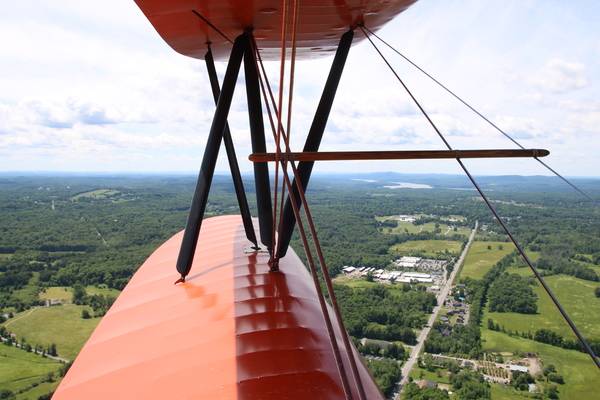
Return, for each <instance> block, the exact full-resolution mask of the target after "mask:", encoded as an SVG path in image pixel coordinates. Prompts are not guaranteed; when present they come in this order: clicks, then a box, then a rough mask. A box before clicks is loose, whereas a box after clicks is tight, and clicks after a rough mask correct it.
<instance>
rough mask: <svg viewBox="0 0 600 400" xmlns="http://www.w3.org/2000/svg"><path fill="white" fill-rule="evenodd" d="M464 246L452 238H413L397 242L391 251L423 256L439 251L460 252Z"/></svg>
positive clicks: (433, 254)
mask: <svg viewBox="0 0 600 400" xmlns="http://www.w3.org/2000/svg"><path fill="white" fill-rule="evenodd" d="M461 247H462V243H461V242H455V241H452V240H412V241H410V242H404V243H399V244H396V245H394V246H392V247H390V250H389V251H390V252H400V253H411V254H414V253H421V254H422V257H429V256H435V255H436V254H438V253H445V252H446V250H448V253H452V254H459V253H460V250H461Z"/></svg>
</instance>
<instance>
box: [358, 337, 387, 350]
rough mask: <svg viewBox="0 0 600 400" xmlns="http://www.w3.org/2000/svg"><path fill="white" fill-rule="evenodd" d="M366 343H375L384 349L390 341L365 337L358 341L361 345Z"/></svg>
mask: <svg viewBox="0 0 600 400" xmlns="http://www.w3.org/2000/svg"><path fill="white" fill-rule="evenodd" d="M367 343H375V344H376V345H378V346H379V347H381V350H385V349H386V348H387V347H388V346H389V345H390V344H392V343H391V342H385V341H383V340H372V339H367V338H363V339H361V341H360V344H362V345H363V346H364V345H365V344H367Z"/></svg>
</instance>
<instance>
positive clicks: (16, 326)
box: [7, 304, 100, 360]
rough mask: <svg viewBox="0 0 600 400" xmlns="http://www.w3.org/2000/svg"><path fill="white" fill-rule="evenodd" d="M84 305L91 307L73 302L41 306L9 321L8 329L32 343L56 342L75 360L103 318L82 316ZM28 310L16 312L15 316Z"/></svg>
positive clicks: (43, 344)
mask: <svg viewBox="0 0 600 400" xmlns="http://www.w3.org/2000/svg"><path fill="white" fill-rule="evenodd" d="M83 309H88V310H90V308H89V307H88V306H76V305H74V304H67V305H64V306H52V307H43V308H39V309H36V310H35V311H33V312H32V313H31V314H29V315H27V316H26V317H24V318H22V319H19V320H18V321H17V320H9V321H7V322H11V321H13V322H11V323H10V325H9V326H8V328H7V329H8V330H10V331H11V332H12V333H14V334H15V335H17V338H19V339H20V338H22V337H24V338H25V339H27V342H28V343H30V344H31V345H35V344H39V345H42V346H44V347H47V346H49V345H50V344H51V343H55V344H56V350H57V352H58V355H59V356H60V357H64V358H66V359H68V360H73V359H75V356H76V355H77V354H78V353H79V351H80V350H81V348H82V347H83V345H84V344H85V342H86V341H87V340H88V338H89V337H90V335H91V334H92V332H93V331H94V329H95V328H96V325H98V323H99V322H100V318H90V319H83V318H81V311H82V310H83ZM28 312H29V311H25V312H23V313H20V314H16V315H15V319H16V318H18V317H20V316H22V315H25V314H27V313H28Z"/></svg>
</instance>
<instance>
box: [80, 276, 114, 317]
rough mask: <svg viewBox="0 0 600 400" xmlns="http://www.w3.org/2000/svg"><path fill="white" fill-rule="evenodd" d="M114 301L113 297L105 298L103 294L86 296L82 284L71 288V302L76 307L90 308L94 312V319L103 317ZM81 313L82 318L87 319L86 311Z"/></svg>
mask: <svg viewBox="0 0 600 400" xmlns="http://www.w3.org/2000/svg"><path fill="white" fill-rule="evenodd" d="M116 299H117V298H116V297H114V296H105V295H103V294H94V295H91V296H90V295H88V294H87V291H86V290H85V287H84V286H83V285H82V284H80V283H76V284H75V285H74V286H73V297H72V299H71V301H72V302H73V303H75V304H77V305H78V306H82V305H88V306H90V307H91V308H92V310H93V311H94V317H102V316H104V314H106V312H107V311H108V309H109V308H110V306H112V305H113V303H114V302H115V300H116ZM83 311H84V312H83V313H82V316H83V318H89V317H90V316H89V314H87V316H86V313H87V310H83Z"/></svg>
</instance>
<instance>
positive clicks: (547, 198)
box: [0, 174, 600, 399]
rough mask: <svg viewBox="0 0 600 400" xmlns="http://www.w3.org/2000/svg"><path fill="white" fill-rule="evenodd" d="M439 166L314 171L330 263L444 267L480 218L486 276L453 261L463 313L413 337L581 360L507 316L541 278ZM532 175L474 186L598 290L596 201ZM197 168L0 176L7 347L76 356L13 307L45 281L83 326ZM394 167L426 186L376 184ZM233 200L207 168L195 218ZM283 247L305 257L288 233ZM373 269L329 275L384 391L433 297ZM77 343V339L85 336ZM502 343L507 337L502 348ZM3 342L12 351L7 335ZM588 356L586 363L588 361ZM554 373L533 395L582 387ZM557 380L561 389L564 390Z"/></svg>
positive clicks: (142, 253)
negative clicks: (416, 170)
mask: <svg viewBox="0 0 600 400" xmlns="http://www.w3.org/2000/svg"><path fill="white" fill-rule="evenodd" d="M442 178H444V177H443V176H420V175H415V176H399V175H398V174H370V175H359V176H346V175H317V176H315V177H313V179H312V181H311V183H310V187H309V189H308V193H307V195H308V202H309V207H310V211H311V214H312V216H313V219H314V221H315V225H316V229H317V234H318V238H319V241H320V243H321V246H322V249H323V252H324V256H325V260H326V262H327V268H328V270H329V272H330V274H331V275H332V276H336V275H339V274H340V273H341V269H342V268H343V267H344V266H355V267H369V268H377V269H392V268H393V267H392V263H391V262H392V261H393V260H395V259H397V258H399V257H402V256H426V257H427V258H435V259H438V260H446V261H450V264H449V271H448V272H450V271H451V270H452V268H453V262H454V261H455V259H456V258H458V255H459V254H460V251H459V249H463V248H464V246H465V244H466V242H467V237H468V235H467V234H466V233H468V232H469V231H470V230H471V229H473V228H474V227H475V224H476V221H477V222H478V224H479V230H478V232H477V234H476V237H475V240H476V241H477V242H489V243H496V244H494V247H493V248H492V246H491V245H488V246H487V249H485V248H484V250H483V251H482V252H481V253H482V254H481V255H480V256H479V257H480V258H482V259H483V260H484V262H483V264H481V265H479V266H478V267H477V268H479V269H478V272H477V273H480V274H481V275H480V276H483V278H482V279H473V278H471V277H468V275H469V273H468V272H466V271H461V272H460V273H461V274H464V275H465V277H463V278H460V283H462V284H463V285H465V286H466V288H467V289H466V290H462V291H461V292H460V293H458V292H457V294H456V298H459V297H460V298H465V297H466V299H465V302H466V303H468V304H469V307H470V315H471V317H470V319H469V322H468V323H467V324H465V325H460V324H456V325H453V324H447V323H443V322H439V321H438V322H436V323H435V324H434V325H433V326H432V330H431V333H430V335H429V338H428V339H427V340H426V341H425V352H426V353H431V354H439V353H441V354H444V355H448V356H452V357H464V358H470V359H474V360H477V359H482V358H484V357H487V356H488V355H487V354H490V353H498V355H499V354H500V353H511V354H513V355H514V356H515V357H518V356H519V355H522V354H523V353H524V352H525V350H523V348H527V347H528V346H529V347H531V348H532V349H534V348H540V349H542V351H546V352H547V353H548V354H550V356H549V357H550V358H552V357H558V356H556V355H555V354H562V353H556V352H561V351H564V352H567V353H565V354H567V355H569V356H568V357H567V358H569V357H571V356H570V354H578V355H577V356H572V357H573V359H574V360H576V361H574V362H577V363H579V362H582V361H579V360H580V359H579V358H578V357H579V355H581V356H584V354H583V353H582V352H581V351H582V347H581V345H580V344H579V342H577V341H576V338H575V337H574V335H572V334H570V333H569V332H568V331H567V330H563V329H562V328H560V326H561V324H562V322H557V328H554V327H553V326H547V324H543V325H540V327H539V329H532V328H531V327H529V326H527V327H525V326H524V323H520V322H519V321H521V320H520V319H519V318H520V317H519V316H520V315H530V316H533V317H534V318H538V319H539V320H540V321H542V322H544V321H546V320H545V318H548V319H549V318H550V317H546V316H547V315H549V314H548V312H546V311H545V310H546V308H544V307H546V303H547V300H545V297H543V296H544V295H545V294H543V293H541V292H539V290H540V287H539V284H538V283H537V281H536V280H535V279H533V278H532V276H533V275H532V274H531V273H530V271H529V268H528V266H527V265H526V264H525V262H524V261H523V260H521V259H520V257H518V255H517V254H516V253H515V252H510V253H509V252H508V251H507V253H508V255H506V256H505V257H504V258H502V259H501V260H500V261H494V262H487V263H486V262H485V260H486V252H489V253H487V254H495V253H497V252H498V248H499V246H498V245H497V243H501V245H500V247H502V246H503V245H502V243H506V246H507V247H506V248H507V249H510V248H512V247H510V246H512V244H510V243H509V238H508V236H507V235H506V234H505V233H504V232H503V231H502V229H501V226H500V224H498V222H497V221H495V220H494V218H493V216H492V214H491V213H490V211H489V209H488V208H487V206H486V204H485V203H484V202H483V201H481V199H479V198H478V196H477V194H476V192H474V191H473V190H470V188H469V187H468V182H465V181H464V179H462V178H461V177H454V176H448V177H445V179H442ZM538 178H539V179H537V180H533V179H532V178H531V177H482V178H481V181H480V184H481V185H482V187H483V188H484V190H485V192H486V194H487V195H488V196H489V198H490V201H491V204H492V205H493V206H494V207H495V208H496V210H497V212H498V214H499V215H500V216H501V217H502V219H503V222H504V223H505V224H506V225H507V226H508V227H509V229H510V230H511V232H512V233H513V234H514V236H515V237H516V238H517V240H518V241H519V243H520V244H521V246H523V248H524V249H525V250H526V251H527V252H528V254H531V257H532V259H534V261H535V265H536V266H537V268H538V269H539V271H540V272H541V274H542V275H543V276H544V277H546V278H548V279H549V280H552V279H558V278H561V277H568V278H566V279H570V280H572V281H573V282H577V283H578V284H580V285H582V287H583V286H585V287H589V289H588V290H589V298H590V299H594V300H596V302H598V303H600V298H599V297H598V296H600V294H599V293H600V289H599V288H600V282H599V278H598V274H599V273H600V224H599V223H598V221H599V217H600V210H599V209H598V207H596V206H594V205H593V204H591V203H590V202H588V201H586V200H585V199H584V198H583V197H581V196H580V195H578V194H576V193H573V192H572V191H569V190H567V188H565V187H564V185H561V184H560V182H557V181H556V180H553V179H551V178H545V177H538ZM195 179H196V177H195V176H193V175H191V174H190V175H167V174H165V175H133V174H130V175H112V176H111V175H101V174H96V175H89V176H85V175H58V174H55V175H52V174H47V175H22V176H18V175H9V174H3V175H0V213H1V214H2V218H0V232H1V235H0V335H1V336H3V337H5V338H9V340H7V341H6V342H5V344H7V345H12V344H14V343H17V344H19V346H21V347H22V349H17V348H14V347H12V348H11V350H10V352H14V351H20V352H22V353H23V354H25V352H24V351H23V350H33V349H37V350H38V352H39V354H42V355H45V354H49V355H53V354H56V355H57V356H58V357H63V358H65V359H68V360H69V361H72V358H73V357H72V355H73V354H76V352H77V351H78V350H77V346H74V347H73V348H71V347H69V346H70V345H69V344H67V343H64V344H63V343H62V342H61V341H60V338H55V337H51V338H46V337H44V336H43V335H39V334H36V333H34V332H29V331H27V329H28V328H27V329H26V328H25V327H24V326H25V324H24V323H23V321H26V320H27V318H30V319H32V318H34V316H35V315H36V313H40V314H39V315H40V316H39V317H37V318H42V315H45V314H41V311H36V312H35V313H34V314H32V315H31V317H26V318H23V319H22V320H20V321H17V319H18V318H19V317H22V316H25V315H27V314H28V313H29V312H31V311H32V310H33V309H34V308H35V307H37V306H42V305H45V302H46V300H45V299H46V297H44V293H48V292H49V291H54V292H52V293H64V294H65V299H64V301H63V302H62V303H61V304H62V305H58V307H57V309H58V308H60V307H62V310H63V311H64V312H63V314H64V315H69V316H71V317H69V318H73V320H69V321H68V322H65V326H69V324H80V323H81V324H88V325H82V326H85V328H82V329H81V331H82V332H84V331H86V332H87V330H89V332H91V330H93V326H95V324H97V321H98V320H99V319H100V318H101V316H102V315H104V314H105V313H106V311H107V310H108V308H109V307H110V305H111V304H112V302H114V300H115V298H116V296H118V293H119V291H120V290H122V289H123V288H124V287H125V285H126V284H127V282H128V281H129V279H130V278H131V277H132V275H133V274H134V273H135V271H136V270H137V268H139V266H140V265H141V264H142V263H143V262H144V260H145V259H146V258H147V257H148V256H149V255H150V254H151V253H152V252H153V251H154V250H155V249H156V248H157V247H158V246H160V245H161V244H162V243H163V242H164V241H166V240H167V239H168V238H170V237H171V236H172V235H174V234H175V233H177V232H178V231H180V230H182V229H183V227H184V226H185V221H186V218H187V212H188V208H189V204H190V202H191V197H192V194H193V190H194V185H195ZM398 181H407V182H414V183H422V184H430V185H431V186H432V187H431V188H430V189H391V188H386V187H385V186H386V185H387V184H388V183H393V182H398ZM244 183H245V186H246V189H247V191H248V194H249V202H250V207H251V210H252V214H253V215H256V212H255V199H254V196H253V186H252V181H251V179H250V178H248V179H246V180H245V182H244ZM579 184H580V186H581V187H582V188H584V189H585V190H586V191H587V192H588V193H590V194H591V195H592V196H595V197H596V198H597V197H599V193H600V181H595V180H581V181H580V182H579ZM237 213H239V209H238V206H237V200H236V197H235V192H234V189H233V186H232V184H231V180H230V178H229V177H228V176H227V175H217V176H216V177H215V179H214V181H213V186H212V189H211V193H210V197H209V205H208V207H207V212H206V215H205V217H210V216H214V215H222V214H237ZM399 215H410V216H415V217H417V219H416V220H415V221H414V222H413V223H409V224H410V225H406V223H402V222H399V221H397V220H395V219H394V218H390V217H391V216H399ZM432 243H440V245H439V246H433V245H432ZM423 246H425V247H423ZM427 246H429V247H427ZM292 247H294V249H295V250H296V252H297V253H298V254H299V255H300V257H301V258H303V257H304V258H305V256H304V252H303V251H302V245H301V241H300V239H299V235H298V234H297V233H296V234H295V236H294V239H293V240H292ZM444 249H445V250H444ZM500 250H502V249H500ZM474 256H475V255H474ZM498 258H500V257H498ZM490 259H491V258H490ZM464 268H467V267H464ZM459 276H460V275H459ZM472 276H473V275H472ZM561 279H562V278H561ZM369 280H370V279H369V277H366V278H364V279H362V280H360V281H358V282H354V281H336V283H335V284H334V286H335V290H336V295H337V298H338V301H339V303H340V307H341V311H342V314H343V317H344V321H345V324H346V327H347V329H348V332H349V333H350V335H351V336H352V338H353V339H354V340H355V343H356V344H357V345H358V348H359V350H360V351H361V352H362V353H363V354H364V355H365V356H367V355H370V356H372V357H375V358H376V359H372V360H371V361H369V362H368V366H369V368H370V369H371V371H372V373H373V374H374V375H375V378H376V380H377V382H378V383H379V385H380V387H381V388H382V390H384V392H386V393H391V392H392V390H393V389H394V385H395V382H396V381H397V379H396V378H397V377H398V375H399V367H398V365H399V364H398V362H396V361H394V362H391V363H390V362H389V360H398V361H400V362H402V360H403V359H405V358H406V357H407V356H408V352H409V348H408V347H407V346H411V345H414V344H415V341H416V338H417V336H418V333H419V332H420V331H421V330H422V329H423V328H424V326H425V325H426V323H427V319H428V317H429V315H430V314H431V312H432V309H433V308H434V307H435V306H437V305H438V304H437V299H436V296H435V295H434V294H433V293H431V291H428V290H427V289H428V287H427V285H424V284H416V283H413V284H407V283H405V284H401V283H398V284H393V285H381V284H377V283H374V282H369ZM552 282H554V281H552ZM455 283H458V279H457V280H456V281H455ZM67 294H68V295H67ZM586 296H587V295H586ZM586 299H587V297H586ZM569 302H570V300H568V299H567V305H568V306H571V304H570V303H569ZM572 304H573V307H577V305H578V304H580V301H579V300H573V301H572ZM591 307H592V308H591V311H590V312H589V315H588V317H589V318H595V317H598V316H600V305H595V304H592V305H591ZM46 308H48V307H46ZM50 308H52V307H50ZM540 310H541V311H540ZM513 315H514V316H515V317H512V316H513ZM505 316H507V318H505ZM578 318H579V319H581V321H576V322H581V323H582V325H583V326H584V329H582V331H583V332H582V333H583V335H584V336H585V337H586V339H589V342H590V344H591V345H592V347H593V348H594V349H595V351H596V352H597V353H600V332H599V331H598V330H596V328H595V325H597V319H596V320H591V321H590V320H586V316H585V315H579V316H578ZM75 319H76V320H75ZM11 321H14V324H13V323H11ZM73 326H75V325H73ZM77 326H79V325H77ZM11 333H13V335H12V336H11ZM363 338H368V339H372V340H381V341H386V342H390V343H393V345H394V347H389V346H388V347H387V348H386V349H383V348H380V347H377V346H376V345H373V344H367V345H361V344H359V341H360V340H361V339H363ZM81 342H82V343H81V344H80V346H82V345H83V343H84V342H85V339H81ZM494 346H495V347H494ZM540 346H541V347H540ZM545 346H546V347H545ZM4 347H6V348H7V349H8V348H9V347H8V346H2V348H4ZM79 348H80V347H79ZM507 348H508V349H509V351H505V350H506V349H507ZM547 349H549V350H547ZM555 349H558V350H555ZM11 354H12V353H11ZM498 355H497V356H498ZM0 356H2V357H13V356H11V355H10V354H9V353H8V350H4V349H3V350H1V351H0ZM507 357H508V356H507ZM13 358H14V357H13ZM380 358H381V359H380ZM564 358H565V357H563V359H564ZM386 360H388V361H386ZM7 365H8V364H7ZM419 365H420V367H421V368H423V371H424V373H425V374H431V375H432V376H433V377H435V373H437V372H440V373H441V372H442V371H443V372H444V373H445V372H450V369H449V367H448V366H444V365H442V364H439V363H438V364H435V363H433V364H432V363H429V366H428V367H429V370H428V369H427V366H426V365H425V362H424V361H423V363H420V364H419ZM557 365H558V363H557ZM11 368H13V370H14V367H11ZM44 368H46V369H45V370H43V371H41V372H39V373H38V372H36V373H34V374H31V373H30V375H28V376H23V377H13V378H11V379H12V380H10V381H2V380H1V379H0V390H7V391H10V392H11V393H12V394H13V395H14V396H15V398H19V399H24V398H30V399H35V398H38V397H40V398H41V397H42V396H44V395H45V394H44V393H47V392H48V391H51V390H53V388H55V387H56V384H57V382H58V381H59V380H60V377H61V376H62V375H64V373H65V371H66V370H67V369H68V363H67V364H65V363H64V362H56V363H50V364H48V365H47V366H45V367H44ZM585 368H588V369H586V371H589V367H585ZM17 369H18V368H17ZM24 370H26V368H25V369H24ZM0 372H3V370H2V367H0ZM559 373H561V374H563V375H564V380H563V383H562V384H560V383H556V382H555V383H553V384H552V385H554V386H551V385H550V384H547V385H546V383H545V381H547V379H546V380H545V381H544V382H542V383H541V384H540V386H542V387H543V388H544V390H547V393H546V392H543V393H540V394H539V396H540V397H539V398H556V397H550V395H552V396H558V398H577V396H578V393H581V391H582V390H584V389H585V388H586V386H585V384H584V383H577V384H575V383H574V380H573V378H571V376H569V375H568V374H567V373H565V371H564V370H562V369H560V370H559ZM590 373H591V374H592V376H593V372H586V374H587V375H585V374H583V375H584V376H587V377H588V378H589V376H590ZM24 374H26V373H25V372H24ZM50 374H51V376H50ZM0 375H1V374H0ZM426 376H429V375H426ZM456 376H457V378H453V381H454V383H452V382H451V380H448V385H449V387H450V388H452V387H454V389H455V392H456V393H455V394H454V395H452V397H450V398H457V399H463V398H464V399H470V398H490V397H489V396H491V398H496V397H498V396H504V397H498V398H507V399H512V398H518V396H519V395H520V392H521V391H520V390H519V388H520V387H522V382H521V381H523V379H529V378H528V377H524V378H521V381H519V383H515V384H514V385H512V386H511V385H508V386H507V387H506V388H502V389H500V388H498V387H496V386H494V385H495V384H492V385H491V386H489V384H488V383H486V382H481V379H482V378H481V377H480V376H479V375H469V374H467V372H465V373H464V374H462V375H460V374H456ZM394 377H396V378H394ZM598 377H600V375H599V374H598V373H597V371H596V378H598ZM538 378H539V377H538ZM432 379H433V378H432ZM536 379H537V378H536ZM441 380H443V379H440V381H441ZM539 382H541V381H539ZM412 385H414V384H411V386H410V387H407V388H405V389H406V390H407V391H406V393H407V394H406V398H432V399H433V398H448V397H443V396H444V394H440V393H438V392H444V390H440V389H435V390H434V389H427V390H425V389H419V388H418V387H416V388H415V386H412ZM486 385H487V386H486ZM551 388H552V389H551ZM436 391H438V392H436ZM6 393H7V396H8V392H6ZM428 393H431V394H428ZM444 393H446V392H444ZM474 393H475V394H474ZM481 393H483V395H482V394H481ZM498 393H501V395H499V394H498ZM568 393H571V396H572V397H565V396H566V395H567V394H568ZM474 395H478V396H479V395H481V396H484V397H472V396H474ZM419 396H420V397H419ZM435 396H438V397H435ZM440 396H441V397H440ZM445 396H448V395H447V393H446V394H445ZM486 396H487V397H486ZM511 396H513V397H511ZM514 396H516V397H514ZM573 396H574V397H573Z"/></svg>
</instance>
